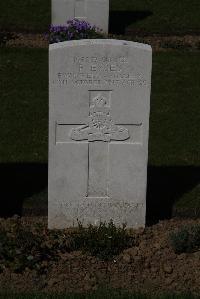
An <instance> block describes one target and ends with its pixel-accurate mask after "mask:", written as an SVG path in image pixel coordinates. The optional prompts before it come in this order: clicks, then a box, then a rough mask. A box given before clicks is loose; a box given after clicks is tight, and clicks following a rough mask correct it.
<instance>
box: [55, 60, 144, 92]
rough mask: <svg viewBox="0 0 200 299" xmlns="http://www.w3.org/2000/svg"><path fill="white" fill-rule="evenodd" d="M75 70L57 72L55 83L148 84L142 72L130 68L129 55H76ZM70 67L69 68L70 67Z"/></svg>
mask: <svg viewBox="0 0 200 299" xmlns="http://www.w3.org/2000/svg"><path fill="white" fill-rule="evenodd" d="M71 63H72V68H71V69H73V71H71V72H69V71H67V72H59V73H57V74H56V79H55V80H54V82H53V83H54V84H56V85H59V86H60V87H62V86H63V85H74V86H92V85H96V86H98V85H107V86H111V85H113V86H115V87H135V86H137V87H143V86H146V85H147V82H146V79H145V78H144V77H143V75H142V74H140V73H136V72H134V69H129V65H130V63H129V61H128V58H127V57H107V56H102V57H78V56H74V57H73V61H72V62H71ZM68 69H69V68H68Z"/></svg>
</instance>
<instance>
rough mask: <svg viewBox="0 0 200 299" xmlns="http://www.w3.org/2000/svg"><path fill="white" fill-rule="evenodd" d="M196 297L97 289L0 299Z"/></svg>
mask: <svg viewBox="0 0 200 299" xmlns="http://www.w3.org/2000/svg"><path fill="white" fill-rule="evenodd" d="M102 298H104V299H109V298H110V299H198V298H199V297H195V296H192V295H189V294H188V295H183V294H181V295H160V296H153V295H152V296H150V295H139V294H138V295H133V294H131V293H128V292H125V291H116V290H110V291H103V292H102V291H97V292H94V293H90V294H63V295H61V294H60V295H56V294H55V295H48V294H24V295H23V294H18V295H17V294H15V295H14V294H13V295H12V294H2V295H0V299H102Z"/></svg>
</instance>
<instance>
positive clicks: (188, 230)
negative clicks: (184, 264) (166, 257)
mask: <svg viewBox="0 0 200 299" xmlns="http://www.w3.org/2000/svg"><path fill="white" fill-rule="evenodd" d="M169 237H170V243H171V245H172V247H173V249H174V251H175V252H176V253H178V254H179V253H183V252H194V251H197V250H199V249H200V225H191V226H184V227H182V228H181V229H179V230H177V231H175V232H172V233H171V234H170V236H169Z"/></svg>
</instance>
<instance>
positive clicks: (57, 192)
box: [48, 40, 152, 228]
mask: <svg viewBox="0 0 200 299" xmlns="http://www.w3.org/2000/svg"><path fill="white" fill-rule="evenodd" d="M49 55H50V56H49V62H50V64H49V71H50V76H49V88H50V90H49V92H50V98H49V207H48V209H49V210H48V225H49V228H64V227H69V226H74V225H75V226H76V225H77V219H78V220H79V221H81V222H82V223H83V225H87V224H88V223H92V224H98V223H99V222H100V221H106V222H108V221H109V220H110V219H112V220H113V221H114V223H115V224H116V225H121V224H122V223H127V226H128V227H135V228H136V227H143V226H144V225H145V212H146V183H147V159H148V131H149V110H150V86H151V83H150V81H151V61H152V51H151V47H150V46H149V45H145V44H139V43H134V42H128V41H119V40H80V41H68V42H63V43H58V44H52V45H50V51H49Z"/></svg>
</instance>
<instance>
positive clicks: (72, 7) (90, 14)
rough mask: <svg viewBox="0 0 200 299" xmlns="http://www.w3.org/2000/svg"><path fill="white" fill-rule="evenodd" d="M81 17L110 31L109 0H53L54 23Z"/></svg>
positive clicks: (58, 23) (64, 22) (57, 23)
mask: <svg viewBox="0 0 200 299" xmlns="http://www.w3.org/2000/svg"><path fill="white" fill-rule="evenodd" d="M74 18H76V19H80V20H85V21H87V22H89V23H90V24H91V25H95V26H97V27H99V28H101V29H102V30H103V31H104V32H105V33H107V32H108V19H109V0H52V24H53V25H63V24H66V21H67V20H71V19H74Z"/></svg>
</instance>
